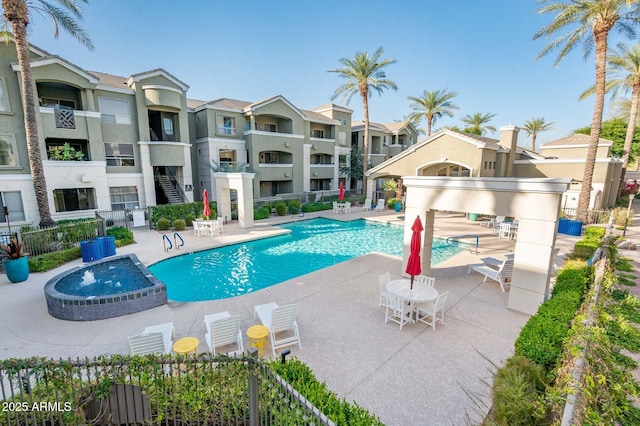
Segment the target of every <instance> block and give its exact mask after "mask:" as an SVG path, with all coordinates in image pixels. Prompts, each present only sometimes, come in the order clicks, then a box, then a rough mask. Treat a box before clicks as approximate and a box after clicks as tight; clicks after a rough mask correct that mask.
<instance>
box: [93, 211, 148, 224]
mask: <svg viewBox="0 0 640 426" xmlns="http://www.w3.org/2000/svg"><path fill="white" fill-rule="evenodd" d="M151 209H152V207H148V208H143V209H124V210H99V211H96V218H97V219H102V220H104V224H105V227H106V228H107V229H109V228H112V227H114V226H122V227H123V228H127V229H132V228H150V229H152V227H151V225H150V222H149V218H150V217H151Z"/></svg>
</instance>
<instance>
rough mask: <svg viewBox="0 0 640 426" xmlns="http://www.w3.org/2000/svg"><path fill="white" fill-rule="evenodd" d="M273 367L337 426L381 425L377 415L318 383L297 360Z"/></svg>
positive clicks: (274, 364)
mask: <svg viewBox="0 0 640 426" xmlns="http://www.w3.org/2000/svg"><path fill="white" fill-rule="evenodd" d="M270 365H271V367H272V368H273V369H274V370H275V371H276V373H278V374H279V375H280V376H281V377H282V378H283V379H284V380H286V381H287V382H288V383H289V384H291V386H293V387H294V388H295V389H296V390H297V391H298V392H300V394H301V395H303V396H304V397H305V398H307V399H308V400H309V402H311V403H312V404H313V405H315V406H316V407H318V408H319V409H320V410H321V411H322V412H323V413H324V414H326V415H327V417H329V419H331V420H332V421H333V422H334V423H335V424H337V425H349V426H353V425H356V426H365V425H366V426H369V425H380V426H381V425H382V422H381V421H380V419H379V418H378V417H376V416H375V415H374V414H371V413H369V412H368V411H367V410H365V409H364V408H362V407H360V406H359V405H358V404H356V403H355V402H354V403H350V402H347V401H346V400H345V399H340V398H339V397H338V396H337V395H336V394H335V393H333V392H332V391H331V390H330V389H329V388H328V387H327V385H326V383H324V382H319V381H318V379H316V377H315V376H314V375H313V371H311V369H310V368H309V367H308V366H307V365H306V364H304V363H303V362H302V361H300V360H299V359H297V358H294V359H292V360H290V361H287V362H286V363H284V364H282V363H281V362H279V361H272V362H271V363H270Z"/></svg>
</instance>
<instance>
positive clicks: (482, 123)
mask: <svg viewBox="0 0 640 426" xmlns="http://www.w3.org/2000/svg"><path fill="white" fill-rule="evenodd" d="M495 116H496V115H495V114H491V113H488V114H482V113H480V112H476V113H475V114H473V115H469V114H467V115H465V116H464V117H462V118H461V119H460V121H462V122H463V123H464V124H466V125H467V127H465V128H464V131H465V132H467V133H473V134H474V135H480V136H483V135H484V134H485V133H487V130H491V131H492V132H495V131H496V128H495V127H493V126H489V125H487V123H488V122H489V121H491V119H492V118H493V117H495Z"/></svg>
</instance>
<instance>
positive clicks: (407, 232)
mask: <svg viewBox="0 0 640 426" xmlns="http://www.w3.org/2000/svg"><path fill="white" fill-rule="evenodd" d="M435 213H436V212H435V210H423V209H420V208H415V207H407V208H406V209H405V220H404V237H403V242H402V271H401V272H400V273H401V274H402V275H403V276H406V277H408V276H409V275H407V273H406V272H405V271H406V269H407V261H408V260H409V254H410V253H411V236H412V235H413V231H412V230H411V226H412V225H413V221H414V220H415V218H416V216H420V220H421V221H422V227H423V228H424V231H422V252H421V253H420V261H421V269H422V274H423V275H429V274H430V273H431V253H432V248H433V230H434V228H435V218H436V214H435Z"/></svg>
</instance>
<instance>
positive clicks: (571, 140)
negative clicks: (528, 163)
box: [540, 133, 613, 148]
mask: <svg viewBox="0 0 640 426" xmlns="http://www.w3.org/2000/svg"><path fill="white" fill-rule="evenodd" d="M590 139H591V136H589V135H584V134H582V133H574V134H573V135H570V136H567V137H566V138H562V139H557V140H555V141H551V142H547V143H545V144H544V145H542V146H541V147H540V148H551V147H554V146H559V145H589V140H590ZM611 145H613V141H610V140H609V139H603V138H600V140H599V141H598V146H611Z"/></svg>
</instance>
